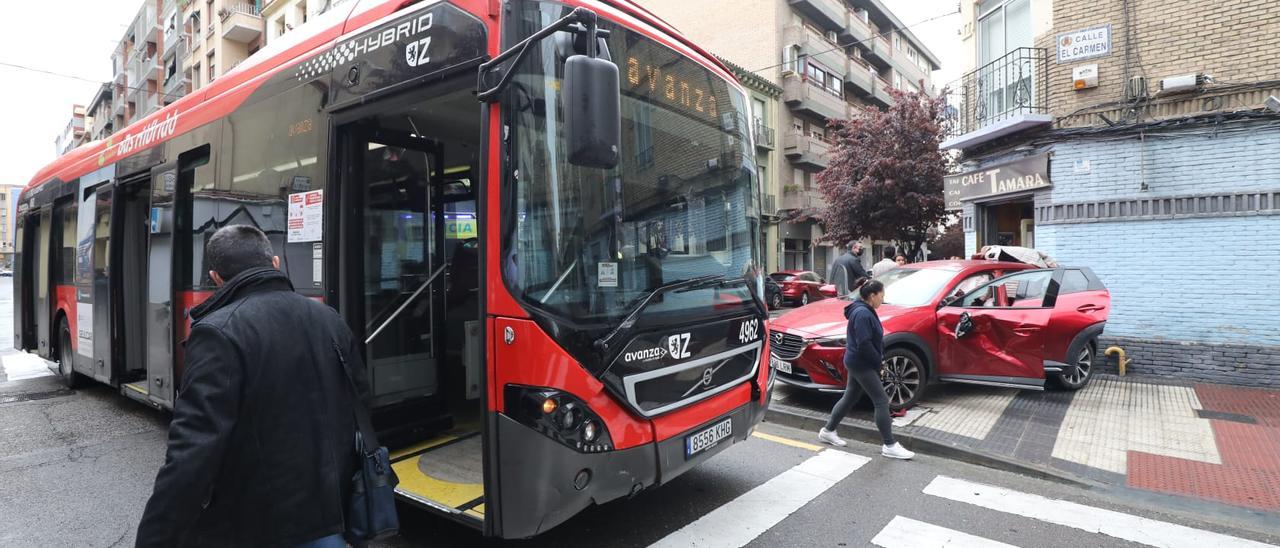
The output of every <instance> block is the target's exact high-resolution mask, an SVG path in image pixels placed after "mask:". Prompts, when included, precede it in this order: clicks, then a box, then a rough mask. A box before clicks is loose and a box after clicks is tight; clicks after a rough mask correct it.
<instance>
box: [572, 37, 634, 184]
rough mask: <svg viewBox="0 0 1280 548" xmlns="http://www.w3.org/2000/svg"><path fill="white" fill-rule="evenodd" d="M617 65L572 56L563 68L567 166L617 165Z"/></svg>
mask: <svg viewBox="0 0 1280 548" xmlns="http://www.w3.org/2000/svg"><path fill="white" fill-rule="evenodd" d="M618 86H619V79H618V65H615V64H613V63H612V62H610V61H607V60H605V59H601V58H598V57H597V58H593V57H587V56H586V55H574V56H571V57H569V59H568V60H566V61H565V65H564V89H563V91H562V93H563V97H564V108H565V113H564V130H565V144H566V146H567V147H568V153H569V163H571V164H573V165H577V166H583V167H591V168H598V169H613V168H614V167H617V165H618V156H619V153H618V149H619V147H620V146H621V143H622V94H621V91H620V88H619V87H618Z"/></svg>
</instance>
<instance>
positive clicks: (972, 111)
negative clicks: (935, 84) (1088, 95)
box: [942, 48, 1053, 150]
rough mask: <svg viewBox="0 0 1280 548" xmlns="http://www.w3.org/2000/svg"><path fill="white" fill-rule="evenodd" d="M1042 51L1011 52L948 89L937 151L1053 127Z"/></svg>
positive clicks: (1023, 49) (1045, 57)
mask: <svg viewBox="0 0 1280 548" xmlns="http://www.w3.org/2000/svg"><path fill="white" fill-rule="evenodd" d="M1047 65H1048V51H1047V50H1045V49H1044V48H1017V49H1015V50H1013V51H1010V52H1009V53H1007V54H1005V55H1004V56H1003V57H1001V58H999V59H996V60H995V61H992V62H990V63H987V64H986V65H983V66H982V67H980V68H978V69H977V70H975V71H973V72H970V73H968V74H966V75H964V76H963V77H961V78H960V81H959V82H955V83H952V84H950V85H949V86H948V88H949V94H950V95H949V96H948V97H947V104H948V110H949V111H950V113H949V116H950V117H951V120H950V123H949V127H948V134H947V137H948V138H947V140H946V141H943V142H942V148H943V149H960V150H963V149H965V148H968V147H971V146H974V145H978V144H981V143H984V142H987V141H990V140H992V139H996V138H998V137H1003V136H1005V135H1009V134H1012V133H1017V132H1020V131H1025V130H1028V129H1032V128H1037V127H1043V126H1046V125H1049V124H1051V123H1052V122H1053V118H1052V117H1051V116H1049V105H1048V96H1049V92H1048V86H1047V81H1048V78H1047V76H1046V68H1047Z"/></svg>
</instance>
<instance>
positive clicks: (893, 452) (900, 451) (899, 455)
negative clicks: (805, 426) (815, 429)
mask: <svg viewBox="0 0 1280 548" xmlns="http://www.w3.org/2000/svg"><path fill="white" fill-rule="evenodd" d="M819 437H821V436H819ZM880 454H881V455H884V456H886V457H889V458H891V459H901V460H910V459H911V457H914V456H916V454H915V453H913V452H911V451H908V450H907V448H906V447H903V446H902V444H901V443H896V442H895V443H894V444H893V445H885V446H883V447H881V448H880Z"/></svg>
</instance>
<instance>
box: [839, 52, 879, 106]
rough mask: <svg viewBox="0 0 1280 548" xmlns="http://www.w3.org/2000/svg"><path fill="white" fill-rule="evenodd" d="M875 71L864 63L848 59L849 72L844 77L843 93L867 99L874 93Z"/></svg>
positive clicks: (851, 58) (859, 60) (853, 58)
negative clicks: (850, 93)
mask: <svg viewBox="0 0 1280 548" xmlns="http://www.w3.org/2000/svg"><path fill="white" fill-rule="evenodd" d="M874 73H875V69H873V68H871V65H869V64H867V62H866V61H863V60H862V59H858V58H856V57H850V58H849V70H848V71H846V72H845V75H844V88H845V91H848V92H852V93H853V94H854V95H857V96H859V97H868V96H870V95H872V94H873V93H875V87H876V86H875V76H872V74H874Z"/></svg>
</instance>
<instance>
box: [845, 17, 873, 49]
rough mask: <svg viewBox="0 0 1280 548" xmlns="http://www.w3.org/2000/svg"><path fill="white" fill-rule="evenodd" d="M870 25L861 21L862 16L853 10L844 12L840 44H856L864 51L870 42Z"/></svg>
mask: <svg viewBox="0 0 1280 548" xmlns="http://www.w3.org/2000/svg"><path fill="white" fill-rule="evenodd" d="M871 37H872V33H871V25H869V24H867V22H866V21H863V20H862V15H861V14H859V13H858V12H856V11H853V10H847V11H845V18H844V27H843V28H841V29H840V43H841V44H853V43H858V44H859V46H860V47H862V48H863V49H866V48H867V46H869V45H870V44H869V42H870V41H871Z"/></svg>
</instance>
